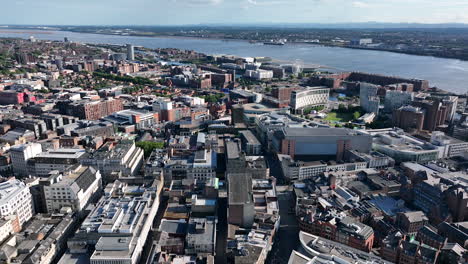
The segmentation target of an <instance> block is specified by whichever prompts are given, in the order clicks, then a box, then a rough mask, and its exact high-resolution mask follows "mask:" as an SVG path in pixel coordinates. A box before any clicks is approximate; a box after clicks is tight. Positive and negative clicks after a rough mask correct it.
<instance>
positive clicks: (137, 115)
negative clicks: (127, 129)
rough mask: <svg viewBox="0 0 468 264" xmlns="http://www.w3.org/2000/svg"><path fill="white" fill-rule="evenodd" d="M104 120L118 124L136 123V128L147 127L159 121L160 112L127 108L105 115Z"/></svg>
mask: <svg viewBox="0 0 468 264" xmlns="http://www.w3.org/2000/svg"><path fill="white" fill-rule="evenodd" d="M104 120H106V121H109V122H111V123H113V124H115V125H118V126H128V125H134V126H135V129H145V128H150V127H152V126H153V125H155V124H157V123H158V122H159V114H158V113H152V112H149V111H142V110H133V109H127V110H122V111H118V112H115V113H113V114H111V115H109V116H107V117H104Z"/></svg>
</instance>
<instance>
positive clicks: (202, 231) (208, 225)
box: [185, 217, 217, 255]
mask: <svg viewBox="0 0 468 264" xmlns="http://www.w3.org/2000/svg"><path fill="white" fill-rule="evenodd" d="M216 223H217V221H216V218H215V217H206V218H193V217H192V218H190V220H189V222H188V226H187V236H186V237H185V254H187V255H213V254H214V252H215V246H216Z"/></svg>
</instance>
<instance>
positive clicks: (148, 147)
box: [136, 141, 164, 158]
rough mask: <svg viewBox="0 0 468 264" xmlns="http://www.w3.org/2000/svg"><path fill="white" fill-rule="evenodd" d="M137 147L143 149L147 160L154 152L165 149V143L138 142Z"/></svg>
mask: <svg viewBox="0 0 468 264" xmlns="http://www.w3.org/2000/svg"><path fill="white" fill-rule="evenodd" d="M136 146H137V147H139V148H142V149H143V152H144V153H145V154H144V155H145V158H148V157H149V156H150V155H151V153H152V152H153V150H155V149H162V148H164V142H154V141H138V142H137V143H136Z"/></svg>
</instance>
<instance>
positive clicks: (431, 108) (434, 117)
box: [412, 100, 448, 131]
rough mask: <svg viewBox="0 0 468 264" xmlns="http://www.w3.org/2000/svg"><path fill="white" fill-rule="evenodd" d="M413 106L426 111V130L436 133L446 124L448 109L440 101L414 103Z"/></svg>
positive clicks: (424, 126)
mask: <svg viewBox="0 0 468 264" xmlns="http://www.w3.org/2000/svg"><path fill="white" fill-rule="evenodd" d="M412 105H413V106H415V107H419V108H421V109H422V110H423V111H424V124H423V129H424V130H427V131H434V130H436V129H437V128H438V127H439V126H441V125H444V124H445V120H446V119H447V115H448V112H447V111H448V109H447V106H445V105H443V104H442V102H441V101H440V100H422V101H414V102H413V103H412Z"/></svg>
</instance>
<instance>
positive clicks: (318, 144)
mask: <svg viewBox="0 0 468 264" xmlns="http://www.w3.org/2000/svg"><path fill="white" fill-rule="evenodd" d="M272 146H273V149H274V150H275V151H276V152H277V153H281V154H287V155H290V156H291V157H292V158H293V159H295V158H298V159H300V157H301V156H303V157H309V158H315V159H316V160H330V159H333V160H337V161H340V160H344V155H345V152H346V151H347V150H357V151H359V152H363V153H369V152H370V150H371V146H372V137H371V136H370V135H367V134H365V133H362V132H359V131H354V130H351V129H345V128H321V127H308V128H304V127H286V128H283V129H282V130H279V131H275V132H274V135H273V139H272Z"/></svg>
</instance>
